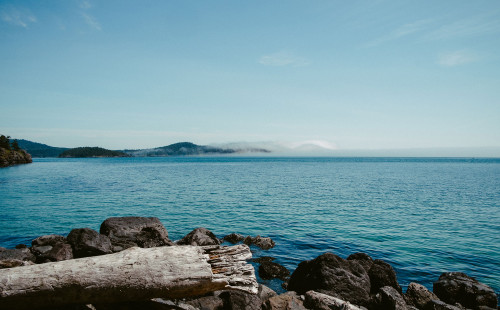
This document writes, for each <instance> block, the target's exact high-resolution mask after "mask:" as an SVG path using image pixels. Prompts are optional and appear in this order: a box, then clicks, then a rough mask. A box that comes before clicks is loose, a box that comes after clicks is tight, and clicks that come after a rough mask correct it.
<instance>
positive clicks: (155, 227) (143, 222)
mask: <svg viewBox="0 0 500 310" xmlns="http://www.w3.org/2000/svg"><path fill="white" fill-rule="evenodd" d="M99 232H100V233H101V234H103V235H106V236H108V237H109V239H110V240H111V244H112V245H113V249H112V250H113V252H119V251H121V250H124V249H127V248H130V247H133V246H139V247H142V248H151V247H156V246H164V245H173V242H172V241H170V240H169V239H168V233H167V230H166V229H165V227H164V226H163V224H162V223H161V222H160V220H159V219H158V218H157V217H135V216H131V217H111V218H108V219H106V220H105V221H104V222H103V223H102V224H101V228H100V230H99Z"/></svg>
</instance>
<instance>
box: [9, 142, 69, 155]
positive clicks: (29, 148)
mask: <svg viewBox="0 0 500 310" xmlns="http://www.w3.org/2000/svg"><path fill="white" fill-rule="evenodd" d="M17 142H18V144H19V147H20V148H22V149H24V150H26V152H28V153H30V154H31V157H57V156H59V154H61V153H62V152H64V151H66V150H69V148H65V147H53V146H48V145H46V144H42V143H37V142H32V141H28V140H24V139H20V140H17Z"/></svg>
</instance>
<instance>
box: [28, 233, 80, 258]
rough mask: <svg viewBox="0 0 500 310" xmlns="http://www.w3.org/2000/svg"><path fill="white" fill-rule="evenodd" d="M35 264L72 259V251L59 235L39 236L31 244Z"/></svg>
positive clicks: (65, 240) (64, 239)
mask: <svg viewBox="0 0 500 310" xmlns="http://www.w3.org/2000/svg"><path fill="white" fill-rule="evenodd" d="M31 245H32V247H31V252H32V253H33V254H34V255H35V256H36V262H37V263H39V264H40V263H47V262H58V261H62V260H68V259H72V258H73V249H72V248H71V245H70V244H69V243H68V242H67V239H66V238H65V237H63V236H61V235H45V236H40V237H38V238H36V239H35V240H33V241H32V242H31Z"/></svg>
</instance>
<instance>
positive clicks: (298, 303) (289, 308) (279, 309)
mask: <svg viewBox="0 0 500 310" xmlns="http://www.w3.org/2000/svg"><path fill="white" fill-rule="evenodd" d="M262 309H264V310H306V307H304V301H303V300H302V299H301V298H300V297H299V296H298V295H297V293H295V292H286V293H285V294H281V295H278V296H274V297H271V298H269V299H268V300H267V301H266V303H265V304H264V305H263V307H262Z"/></svg>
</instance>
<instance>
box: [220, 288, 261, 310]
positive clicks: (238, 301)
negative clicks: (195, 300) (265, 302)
mask: <svg viewBox="0 0 500 310" xmlns="http://www.w3.org/2000/svg"><path fill="white" fill-rule="evenodd" d="M219 297H220V298H221V299H222V300H223V303H224V308H223V309H224V310H241V309H246V310H260V309H262V301H261V300H260V298H259V296H257V295H254V294H249V293H245V292H240V291H224V292H222V293H221V294H220V295H219Z"/></svg>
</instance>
